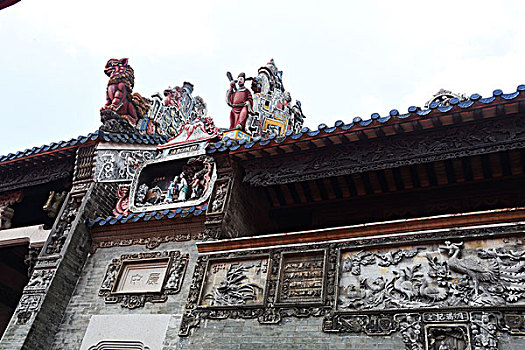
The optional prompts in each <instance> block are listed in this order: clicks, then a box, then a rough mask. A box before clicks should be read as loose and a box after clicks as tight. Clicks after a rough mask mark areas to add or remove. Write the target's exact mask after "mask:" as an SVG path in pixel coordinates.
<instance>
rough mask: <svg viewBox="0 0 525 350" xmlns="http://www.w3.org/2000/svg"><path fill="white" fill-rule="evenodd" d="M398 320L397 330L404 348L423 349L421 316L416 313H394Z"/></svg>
mask: <svg viewBox="0 0 525 350" xmlns="http://www.w3.org/2000/svg"><path fill="white" fill-rule="evenodd" d="M396 318H397V321H398V322H399V332H400V333H401V337H402V338H403V342H404V343H405V349H406V350H423V342H422V336H423V332H422V331H423V330H422V326H421V316H420V315H418V314H406V315H396Z"/></svg>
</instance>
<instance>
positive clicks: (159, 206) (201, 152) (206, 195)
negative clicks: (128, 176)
mask: <svg viewBox="0 0 525 350" xmlns="http://www.w3.org/2000/svg"><path fill="white" fill-rule="evenodd" d="M202 155H206V151H205V150H204V149H199V150H196V151H191V152H187V153H180V154H175V155H170V156H167V157H166V158H161V159H152V160H147V161H146V162H144V163H142V164H141V165H140V167H139V168H138V169H137V171H136V172H135V176H134V177H133V181H132V182H131V186H130V192H129V210H130V211H131V212H132V213H143V212H148V211H153V210H164V209H175V208H182V207H191V206H193V205H199V204H202V203H204V202H205V201H206V200H208V198H209V197H210V195H211V192H212V191H213V189H214V188H215V186H214V185H215V181H216V180H217V165H216V164H215V161H214V162H213V170H212V174H211V178H210V184H209V186H208V189H207V190H206V192H204V193H203V194H202V195H201V196H200V197H199V198H197V199H193V200H186V201H181V202H175V203H165V204H157V205H148V206H142V207H137V206H136V205H135V196H136V193H137V188H138V186H139V178H140V174H141V173H142V171H144V169H145V168H146V167H147V166H149V165H152V164H159V163H164V162H170V161H176V160H183V159H189V158H192V157H198V156H202Z"/></svg>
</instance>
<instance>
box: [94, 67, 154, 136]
mask: <svg viewBox="0 0 525 350" xmlns="http://www.w3.org/2000/svg"><path fill="white" fill-rule="evenodd" d="M104 73H106V75H107V76H108V77H109V82H108V87H107V90H106V105H105V106H104V107H102V108H101V109H100V111H101V112H103V113H104V112H109V111H113V112H115V113H116V114H118V115H119V116H121V117H122V118H124V119H125V120H127V121H128V122H129V123H130V124H131V125H132V126H135V125H136V124H137V121H138V120H139V119H140V118H141V117H143V116H144V115H145V114H146V113H147V111H148V109H149V103H148V101H147V100H146V99H145V98H143V97H142V96H140V94H138V93H132V92H133V85H134V84H135V74H134V72H133V68H131V66H129V65H128V59H127V58H122V59H115V58H112V59H110V60H109V61H108V63H107V64H106V67H105V69H104Z"/></svg>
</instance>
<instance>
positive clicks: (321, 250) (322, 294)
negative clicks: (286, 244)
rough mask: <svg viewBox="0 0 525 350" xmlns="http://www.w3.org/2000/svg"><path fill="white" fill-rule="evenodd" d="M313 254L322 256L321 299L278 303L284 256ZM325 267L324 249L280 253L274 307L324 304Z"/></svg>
mask: <svg viewBox="0 0 525 350" xmlns="http://www.w3.org/2000/svg"><path fill="white" fill-rule="evenodd" d="M315 253H321V254H322V255H323V256H322V260H323V268H322V273H323V275H322V277H321V279H322V287H321V288H322V290H321V298H320V300H307V299H303V300H297V301H294V302H287V301H280V299H279V298H280V297H279V293H280V292H281V288H282V284H283V273H284V270H283V263H284V259H285V257H286V256H292V255H313V254H315ZM327 265H328V252H327V250H326V249H308V250H304V251H300V252H296V251H284V252H282V253H281V261H280V265H279V280H278V283H277V293H275V305H276V306H283V307H285V306H288V307H294V306H296V305H297V304H300V305H312V306H315V305H318V306H321V305H323V304H324V302H325V299H326V283H325V282H326V281H325V279H326V275H327Z"/></svg>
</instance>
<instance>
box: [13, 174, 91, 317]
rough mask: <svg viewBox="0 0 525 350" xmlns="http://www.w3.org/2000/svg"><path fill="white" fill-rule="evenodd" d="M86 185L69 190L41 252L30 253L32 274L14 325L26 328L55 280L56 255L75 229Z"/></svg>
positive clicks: (57, 259)
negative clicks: (63, 206) (24, 325)
mask: <svg viewBox="0 0 525 350" xmlns="http://www.w3.org/2000/svg"><path fill="white" fill-rule="evenodd" d="M89 186H90V184H89V183H82V184H81V186H79V187H77V188H76V189H75V186H73V189H72V190H71V194H70V195H68V197H67V199H66V204H65V208H63V209H62V213H61V214H60V216H59V218H58V219H57V221H56V222H55V226H54V228H53V230H52V231H51V234H50V235H49V237H48V239H47V241H46V244H45V245H44V247H42V248H37V249H38V251H40V249H41V250H42V251H41V252H40V255H39V254H38V251H37V249H35V250H32V249H30V251H29V255H28V256H27V257H26V259H25V262H26V263H27V264H28V266H29V267H30V269H31V264H33V263H34V267H33V272H32V274H31V277H30V280H29V282H28V284H27V285H26V287H25V288H24V291H23V294H22V297H21V298H20V302H19V303H18V307H17V309H16V310H15V315H16V322H17V324H27V323H28V322H29V321H30V320H31V318H32V317H33V316H34V315H35V314H36V313H37V312H38V310H39V309H40V305H41V303H42V300H43V299H44V297H45V295H46V293H47V291H48V289H49V286H50V284H51V282H52V280H53V278H54V276H55V272H56V269H57V267H58V265H59V263H60V261H61V259H62V257H61V256H60V254H59V253H61V252H62V250H63V249H64V245H65V243H66V239H67V236H68V235H69V233H70V232H71V231H72V230H74V229H75V227H74V226H73V225H74V223H75V219H76V217H77V216H78V215H79V210H80V208H81V204H82V202H83V200H84V199H85V198H86V197H85V194H86V192H85V191H84V189H85V190H87V189H89Z"/></svg>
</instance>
